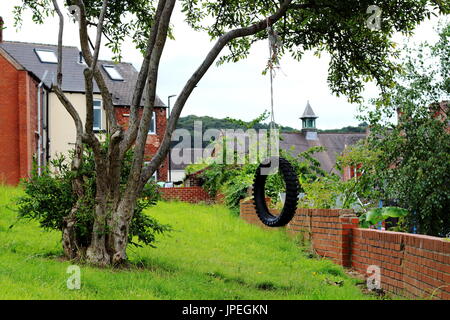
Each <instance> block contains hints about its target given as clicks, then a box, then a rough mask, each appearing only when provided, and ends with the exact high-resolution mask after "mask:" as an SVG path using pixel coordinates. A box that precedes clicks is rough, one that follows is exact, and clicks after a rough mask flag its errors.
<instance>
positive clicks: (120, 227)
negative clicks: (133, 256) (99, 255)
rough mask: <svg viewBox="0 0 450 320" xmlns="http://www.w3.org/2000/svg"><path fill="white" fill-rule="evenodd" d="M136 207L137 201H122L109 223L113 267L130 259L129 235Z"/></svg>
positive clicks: (109, 241)
mask: <svg viewBox="0 0 450 320" xmlns="http://www.w3.org/2000/svg"><path fill="white" fill-rule="evenodd" d="M125 203H126V204H125ZM134 207H135V201H121V203H120V204H119V206H118V208H117V210H116V211H115V212H114V213H113V215H112V217H111V219H109V221H108V228H109V231H110V233H109V239H108V248H109V251H110V252H111V263H112V264H113V265H121V264H123V263H125V262H126V261H127V259H128V257H127V246H128V234H129V231H130V224H131V219H132V217H133V212H134Z"/></svg>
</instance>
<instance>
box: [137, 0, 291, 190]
mask: <svg viewBox="0 0 450 320" xmlns="http://www.w3.org/2000/svg"><path fill="white" fill-rule="evenodd" d="M291 3H292V0H285V1H284V2H283V3H282V4H281V6H280V8H279V9H278V10H277V12H276V13H274V14H273V15H271V16H270V17H268V18H267V19H263V20H260V21H259V22H257V23H255V24H253V25H251V26H248V27H244V28H238V29H234V30H231V31H229V32H227V33H226V34H224V35H222V36H221V37H220V38H219V39H218V40H217V42H216V43H215V45H214V46H213V48H212V49H211V50H210V51H209V53H208V55H207V56H206V58H205V59H204V60H203V62H202V64H201V65H200V67H199V68H198V69H197V70H196V71H195V72H194V74H193V75H192V76H191V78H190V79H189V80H188V81H187V83H186V85H185V86H184V88H183V90H182V91H181V93H180V94H179V95H178V98H177V100H176V102H175V105H174V108H173V110H172V112H171V114H170V116H169V122H168V125H167V128H166V132H165V133H164V139H163V142H162V144H161V146H160V148H159V149H158V152H157V153H156V155H155V156H154V157H153V159H152V160H151V162H150V165H149V166H148V167H146V168H145V169H144V170H143V172H142V175H141V181H140V185H139V190H142V188H143V187H144V185H145V184H146V183H147V181H148V180H149V179H150V177H151V176H152V175H153V173H154V172H155V171H156V170H157V168H158V167H159V166H160V165H161V163H162V162H163V160H164V158H165V156H166V154H167V151H168V149H169V146H170V141H171V137H172V133H173V131H174V130H175V128H176V124H177V122H178V119H179V117H180V114H181V111H182V110H183V107H184V105H185V103H186V101H187V99H188V98H189V96H190V94H191V93H192V91H193V90H194V88H195V87H196V85H197V84H198V83H199V81H200V80H201V79H202V78H203V76H204V75H205V73H206V72H207V71H208V69H209V68H210V67H211V65H212V64H213V62H214V61H215V60H216V58H217V56H218V55H219V54H220V52H221V51H222V49H223V48H224V47H225V46H226V45H227V44H228V43H229V42H230V41H232V40H233V39H236V38H240V37H246V36H250V35H253V34H256V33H258V32H260V31H262V30H264V29H265V28H266V27H267V25H269V26H271V25H273V24H274V23H276V22H277V21H278V20H279V19H281V18H282V17H283V15H284V14H285V13H286V11H287V10H288V9H289V7H290V5H291Z"/></svg>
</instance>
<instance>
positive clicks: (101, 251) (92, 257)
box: [86, 194, 110, 266]
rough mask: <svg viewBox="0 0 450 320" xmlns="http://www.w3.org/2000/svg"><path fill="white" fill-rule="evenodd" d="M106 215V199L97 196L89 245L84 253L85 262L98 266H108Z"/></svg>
mask: <svg viewBox="0 0 450 320" xmlns="http://www.w3.org/2000/svg"><path fill="white" fill-rule="evenodd" d="M107 213H108V212H107V202H106V197H105V198H101V195H100V194H98V196H97V199H96V205H95V218H94V226H93V229H92V237H91V243H90V245H89V247H88V249H87V251H86V259H87V261H88V262H89V263H92V264H95V265H98V266H107V265H109V264H110V255H109V253H108V250H107V247H106V236H107V233H108V230H107V226H106V216H107Z"/></svg>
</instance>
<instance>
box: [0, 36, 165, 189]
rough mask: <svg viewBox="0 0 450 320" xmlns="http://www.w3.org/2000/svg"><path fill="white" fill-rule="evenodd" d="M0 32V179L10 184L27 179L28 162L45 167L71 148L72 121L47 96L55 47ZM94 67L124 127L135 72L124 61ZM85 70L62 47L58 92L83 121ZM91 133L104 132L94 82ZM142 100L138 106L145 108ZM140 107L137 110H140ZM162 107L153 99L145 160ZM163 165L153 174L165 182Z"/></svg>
mask: <svg viewBox="0 0 450 320" xmlns="http://www.w3.org/2000/svg"><path fill="white" fill-rule="evenodd" d="M2 40H3V35H2V34H1V29H0V72H1V77H0V109H1V110H2V114H1V117H0V181H3V182H5V183H7V184H12V185H15V184H17V183H18V182H19V180H20V179H21V178H24V177H27V176H28V175H29V174H30V171H31V169H32V163H33V158H35V159H36V161H37V163H38V165H39V166H44V165H46V164H47V163H48V162H49V160H50V159H52V158H53V157H55V155H57V154H60V153H62V154H67V153H68V151H69V150H71V149H72V148H73V146H74V142H75V137H76V130H75V125H74V123H73V120H72V118H71V117H70V115H69V114H68V112H67V111H66V109H65V108H64V107H63V105H62V104H61V103H60V101H59V100H58V98H57V97H56V94H55V93H54V92H52V89H51V88H52V84H53V83H54V82H55V78H56V70H57V46H55V45H47V44H36V43H25V42H15V41H2ZM98 63H99V67H100V70H101V72H102V73H103V76H104V78H105V81H106V84H107V86H108V88H109V90H110V92H111V94H112V96H113V103H114V107H115V113H116V118H117V120H118V122H119V124H121V125H122V126H123V127H124V128H126V127H127V124H128V117H129V108H130V104H131V99H132V93H133V86H134V84H135V83H136V80H137V76H138V72H137V71H136V69H135V68H134V67H133V66H132V65H131V64H130V63H124V62H122V63H118V64H115V63H113V62H112V61H103V60H100V61H99V62H98ZM85 67H86V65H85V63H84V60H83V57H82V54H81V53H80V51H79V50H78V48H76V47H70V46H64V47H63V66H62V70H63V83H62V90H63V91H64V92H65V94H66V95H67V97H68V99H69V100H70V102H72V104H73V105H74V107H75V108H76V109H77V111H78V112H79V114H80V116H81V119H82V120H83V121H84V119H85V109H86V108H85V89H84V77H83V70H84V68H85ZM94 99H95V100H94V129H95V131H96V132H97V133H99V134H101V133H102V132H104V131H105V129H106V120H105V110H104V109H103V105H102V98H101V95H100V90H99V88H98V87H97V85H96V84H95V83H94ZM145 103H146V101H145V98H143V99H142V101H141V107H143V106H144V105H145ZM142 110H143V108H141V110H140V112H142ZM166 110H167V108H166V106H165V105H164V103H163V102H162V101H161V100H160V99H159V98H158V97H157V98H156V101H155V110H154V116H153V123H152V125H151V128H150V131H149V134H148V138H147V144H146V151H145V155H146V160H150V159H151V157H152V155H154V154H155V153H156V151H157V150H158V148H159V146H160V144H161V142H162V139H163V136H164V131H165V129H166V125H167V114H166ZM167 176H168V161H167V159H166V160H165V161H164V162H163V164H162V165H161V167H160V168H159V169H158V171H157V173H156V178H157V179H158V180H159V181H166V180H167Z"/></svg>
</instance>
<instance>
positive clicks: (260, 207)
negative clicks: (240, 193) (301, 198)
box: [253, 158, 300, 227]
mask: <svg viewBox="0 0 450 320" xmlns="http://www.w3.org/2000/svg"><path fill="white" fill-rule="evenodd" d="M276 160H277V161H279V168H278V169H279V172H280V174H281V176H282V178H283V180H284V183H285V185H286V199H285V202H284V205H283V209H282V210H281V212H280V214H279V215H273V214H272V213H271V212H270V210H269V208H268V207H267V203H266V199H265V185H266V180H267V175H262V174H261V169H263V168H266V169H267V168H270V166H271V164H272V161H276ZM299 190H300V185H299V183H298V177H297V174H296V173H295V170H294V168H293V167H292V165H291V164H290V163H289V161H287V160H286V159H284V158H276V159H274V158H272V159H270V160H269V162H268V163H265V164H260V165H259V167H258V169H256V174H255V180H254V183H253V198H254V201H255V207H256V213H257V214H258V217H259V219H260V220H261V221H262V222H263V223H264V224H265V225H266V226H269V227H282V226H285V225H286V224H288V223H289V222H290V221H291V220H292V218H293V217H294V215H295V210H296V209H297V202H298V193H299Z"/></svg>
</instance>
